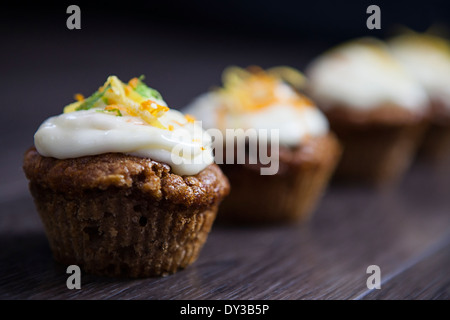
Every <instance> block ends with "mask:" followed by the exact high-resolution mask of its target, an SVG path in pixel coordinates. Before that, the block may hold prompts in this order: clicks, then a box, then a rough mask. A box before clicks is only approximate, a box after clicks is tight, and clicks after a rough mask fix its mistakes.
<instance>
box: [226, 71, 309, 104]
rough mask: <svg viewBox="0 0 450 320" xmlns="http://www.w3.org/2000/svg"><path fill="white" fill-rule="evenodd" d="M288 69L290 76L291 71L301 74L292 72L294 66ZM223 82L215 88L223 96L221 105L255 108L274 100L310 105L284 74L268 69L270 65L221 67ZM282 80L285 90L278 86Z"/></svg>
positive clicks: (292, 73) (299, 75) (291, 75)
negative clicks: (222, 69)
mask: <svg viewBox="0 0 450 320" xmlns="http://www.w3.org/2000/svg"><path fill="white" fill-rule="evenodd" d="M280 70H284V69H283V68H280ZM286 70H288V69H286ZM286 70H285V71H286ZM289 72H290V73H289V75H290V78H294V77H293V76H294V75H297V77H298V78H301V77H302V75H301V74H300V73H298V74H296V72H297V71H295V70H294V69H289ZM278 73H280V72H278ZM285 73H287V72H285ZM296 80H298V79H296ZM223 82H224V86H223V88H221V89H219V94H221V95H222V97H223V98H224V101H225V106H226V107H227V108H229V109H231V111H235V112H248V111H258V110H260V109H262V108H265V107H268V106H270V105H273V104H276V103H288V104H290V105H295V106H297V107H305V106H312V105H314V104H313V103H312V101H311V100H309V99H308V98H306V97H305V96H303V95H302V94H300V93H299V92H297V91H295V89H294V88H293V87H292V86H290V84H289V83H288V82H287V81H285V80H284V77H282V76H281V75H277V73H276V72H270V69H269V70H268V71H265V70H263V69H262V68H260V67H258V66H250V67H248V68H247V69H241V68H237V67H231V68H229V69H226V70H225V72H224V75H223ZM283 84H284V85H285V86H287V87H286V91H287V92H286V93H284V88H283V87H282V86H281V85H283ZM289 90H290V91H292V93H290V92H289Z"/></svg>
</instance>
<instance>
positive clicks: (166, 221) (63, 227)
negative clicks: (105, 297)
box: [30, 183, 217, 277]
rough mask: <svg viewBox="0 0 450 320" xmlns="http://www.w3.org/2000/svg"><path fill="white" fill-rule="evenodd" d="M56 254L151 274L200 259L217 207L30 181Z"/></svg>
mask: <svg viewBox="0 0 450 320" xmlns="http://www.w3.org/2000/svg"><path fill="white" fill-rule="evenodd" d="M30 190H31V192H32V195H33V197H34V200H35V203H36V207H37V209H38V212H39V214H40V216H41V219H42V221H43V223H44V226H45V230H46V234H47V237H48V241H49V244H50V247H51V250H52V252H53V255H54V257H55V259H56V260H57V261H59V262H61V263H63V264H76V265H79V266H80V267H81V268H82V270H84V271H85V272H87V273H92V274H97V275H102V276H120V277H149V276H162V275H167V274H171V273H174V272H176V271H177V270H178V269H180V268H185V267H186V266H188V265H189V264H191V263H192V262H194V261H195V260H196V259H197V257H198V255H199V253H200V250H201V248H202V247H203V244H204V243H205V241H206V239H207V236H208V233H209V231H210V229H211V226H212V224H213V222H214V219H215V217H216V212H217V204H214V205H212V206H211V207H210V208H206V209H205V208H203V209H192V208H185V207H183V206H177V205H171V204H169V203H164V202H155V201H151V200H148V199H146V198H145V197H144V196H142V195H141V194H139V193H136V194H134V193H133V191H130V190H128V191H120V190H104V191H101V190H99V191H89V192H84V193H83V194H82V195H80V194H78V195H73V196H72V195H67V194H60V193H55V192H52V191H49V190H47V189H44V188H42V187H40V186H38V185H36V184H33V183H31V184H30Z"/></svg>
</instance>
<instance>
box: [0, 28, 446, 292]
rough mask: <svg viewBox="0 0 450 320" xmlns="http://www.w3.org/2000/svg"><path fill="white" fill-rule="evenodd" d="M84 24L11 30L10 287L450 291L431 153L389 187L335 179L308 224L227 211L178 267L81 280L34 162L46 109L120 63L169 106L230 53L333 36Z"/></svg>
mask: <svg viewBox="0 0 450 320" xmlns="http://www.w3.org/2000/svg"><path fill="white" fill-rule="evenodd" d="M63 22H64V21H63ZM83 26H84V27H83V30H81V31H80V33H70V32H68V31H67V30H64V28H65V25H64V23H63V26H58V27H57V28H56V27H55V26H51V27H52V28H49V29H44V30H42V29H39V28H38V30H35V29H33V28H29V29H24V28H22V29H21V28H20V27H18V28H17V29H14V30H15V31H14V32H6V31H5V30H6V29H5V28H2V29H1V30H0V35H1V36H2V40H3V41H4V43H8V44H9V46H10V47H11V48H12V49H11V50H2V52H1V53H0V55H1V59H0V63H1V64H2V65H1V70H2V76H3V77H5V78H4V79H3V82H2V86H0V96H1V97H2V99H1V104H0V107H1V111H2V117H0V142H1V146H2V151H3V152H2V155H1V156H0V177H1V179H0V299H449V298H450V196H449V190H450V175H449V174H448V173H447V174H443V173H442V172H437V171H436V170H435V169H434V168H433V167H431V166H429V165H426V164H422V163H416V164H415V165H414V166H413V168H412V169H411V170H410V171H409V172H408V174H407V175H406V177H405V179H404V180H402V182H401V183H400V185H398V186H397V187H396V188H393V189H391V190H388V191H385V192H378V191H376V190H372V189H369V188H364V187H361V186H353V187H351V186H342V185H338V184H332V185H331V186H330V187H329V189H328V191H327V193H326V194H325V195H324V197H323V199H322V201H321V203H320V205H319V207H318V208H317V210H316V212H315V214H314V216H313V218H312V220H311V221H310V223H308V224H304V225H289V226H270V227H254V228H250V227H245V228H244V227H227V226H221V225H219V224H214V225H213V228H212V231H211V233H210V235H209V238H208V240H207V242H206V244H205V246H204V248H203V250H202V252H201V254H200V257H199V259H198V260H197V261H196V262H195V263H194V264H192V265H191V266H189V267H188V268H186V269H185V270H182V271H180V272H178V273H176V274H174V275H171V276H168V277H164V278H149V279H139V280H125V279H108V278H102V277H95V276H91V275H87V274H82V278H81V289H80V290H69V289H67V287H66V279H67V277H68V275H67V274H66V269H65V267H64V266H61V265H59V264H57V263H55V262H54V261H53V259H52V255H51V252H50V249H49V246H48V244H47V240H46V237H45V234H44V230H43V226H42V223H41V221H40V219H39V217H38V214H37V212H36V210H35V207H34V205H33V201H32V199H31V196H30V194H29V192H28V189H27V182H26V180H25V178H24V176H23V173H22V170H21V166H22V156H23V153H24V151H25V150H26V149H27V148H28V147H29V146H30V145H31V144H32V141H33V140H32V137H33V133H34V132H35V130H36V129H37V126H38V125H39V124H40V123H41V122H42V121H43V120H44V119H45V118H47V117H49V116H50V115H53V114H57V113H60V112H61V110H62V107H63V106H64V105H65V104H67V103H68V102H70V100H71V97H72V95H73V94H74V93H77V92H82V93H85V94H89V93H90V92H92V90H93V89H95V88H96V87H98V86H99V85H100V83H101V81H104V80H105V79H106V76H107V75H109V74H117V75H119V76H120V77H121V78H124V79H125V80H126V79H129V78H131V77H132V76H135V75H139V74H142V73H144V74H146V75H147V78H148V79H149V83H150V84H152V85H153V86H154V87H156V88H157V89H159V90H160V91H161V92H162V94H163V96H164V97H165V98H166V100H167V101H168V103H169V105H171V106H175V107H180V106H183V105H184V104H186V103H187V102H189V101H190V100H191V99H192V98H193V97H195V96H196V95H197V94H199V93H201V92H203V91H204V90H207V89H208V88H209V87H210V86H211V85H214V84H218V82H219V80H220V72H221V71H222V69H223V68H224V67H225V66H227V65H230V64H238V65H242V66H245V65H249V64H258V65H262V66H272V65H280V64H282V65H291V66H294V67H298V68H303V67H304V66H305V64H306V63H307V62H308V61H309V60H310V59H311V58H313V57H314V55H315V54H317V53H318V52H320V51H321V50H322V49H323V48H324V47H326V46H325V45H322V46H317V44H314V45H313V44H305V43H293V42H291V43H285V42H277V41H275V42H270V43H269V42H267V41H266V40H261V39H259V40H258V38H255V39H253V38H252V39H250V38H236V39H235V38H226V37H225V38H220V39H218V38H214V37H210V35H211V34H204V35H198V34H197V35H196V36H195V37H192V36H191V37H185V34H184V33H183V32H182V31H180V30H176V32H175V31H173V30H172V31H171V30H170V29H164V28H162V27H157V28H154V29H153V30H152V31H153V33H152V34H151V38H152V39H151V40H152V41H149V42H146V41H142V39H144V34H143V33H138V32H136V33H132V34H131V35H127V36H126V37H125V36H123V35H122V34H121V33H120V31H118V28H116V29H114V26H111V29H108V32H106V31H104V32H103V33H102V32H100V31H99V30H100V29H98V30H96V32H92V33H88V34H87V35H86V33H83V32H86V31H87V32H89V28H90V27H91V26H92V25H90V24H88V23H86V24H84V25H83ZM53 27H55V28H53ZM119 27H122V26H119ZM58 28H60V29H58ZM8 30H11V29H8ZM55 30H56V31H55ZM101 30H103V29H101ZM97 31H98V32H97ZM43 35H45V36H43ZM117 35H119V36H117ZM147 39H148V38H147ZM112 43H114V46H111V44H112ZM154 43H157V44H158V46H157V48H156V49H157V50H155V47H154V46H153V44H154ZM93 44H95V45H93ZM269 44H270V45H269ZM105 48H108V50H105ZM130 48H132V50H131V49H130ZM270 49H271V50H270ZM6 79H7V80H6ZM25 85H26V86H25ZM24 86H25V87H24ZM24 88H26V90H25V89H24ZM369 265H378V266H379V267H380V269H381V281H382V283H381V289H380V290H377V289H373V290H369V289H368V288H367V286H366V280H367V278H368V276H369V275H368V274H367V273H366V269H367V267H368V266H369Z"/></svg>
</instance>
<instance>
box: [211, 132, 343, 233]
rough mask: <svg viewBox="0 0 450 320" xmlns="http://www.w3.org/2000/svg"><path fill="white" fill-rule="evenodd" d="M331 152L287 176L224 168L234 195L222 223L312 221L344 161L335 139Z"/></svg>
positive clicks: (222, 211) (233, 166)
mask: <svg viewBox="0 0 450 320" xmlns="http://www.w3.org/2000/svg"><path fill="white" fill-rule="evenodd" d="M326 139H327V141H326V145H327V150H326V152H322V151H321V156H320V157H319V159H317V157H316V160H315V161H313V162H307V163H298V164H294V165H292V164H291V165H289V166H288V167H289V169H288V170H287V171H285V172H281V173H277V174H275V175H260V172H259V171H258V170H254V169H249V168H248V167H247V166H245V165H240V164H231V165H222V166H221V169H222V171H223V172H224V173H225V175H226V176H227V177H228V179H229V181H230V184H231V192H230V194H229V195H228V197H227V198H226V199H225V200H224V201H223V202H222V204H221V206H220V209H219V213H218V220H219V221H221V222H226V223H244V224H268V223H275V224H276V223H292V222H302V221H305V220H308V219H309V218H310V217H311V215H312V213H313V212H314V209H315V207H316V205H317V203H318V201H319V200H320V198H321V196H322V194H323V192H324V191H325V189H326V187H327V185H328V182H329V180H330V176H331V175H332V174H333V172H334V169H335V167H336V165H337V163H338V161H339V159H340V154H341V148H340V145H339V143H338V142H337V140H336V139H335V138H334V136H329V137H327V138H326Z"/></svg>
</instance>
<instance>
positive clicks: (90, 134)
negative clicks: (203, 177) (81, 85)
mask: <svg viewBox="0 0 450 320" xmlns="http://www.w3.org/2000/svg"><path fill="white" fill-rule="evenodd" d="M115 107H118V108H121V107H120V106H116V105H115ZM167 109H168V108H167ZM114 110H116V109H114ZM117 110H119V109H117ZM118 112H120V111H118ZM157 120H158V126H155V125H151V124H149V123H148V122H146V121H144V119H143V118H141V117H138V116H131V115H129V114H127V113H126V110H122V112H120V116H119V115H118V114H116V113H113V112H105V109H103V108H99V107H94V108H90V109H89V110H79V111H74V112H69V113H64V114H61V115H58V116H54V117H51V118H49V119H47V120H46V121H44V123H42V125H41V126H40V127H39V129H38V130H37V132H36V133H35V135H34V143H35V147H36V149H37V151H38V152H39V154H41V155H42V156H45V157H54V158H57V159H68V158H78V157H82V156H92V155H99V154H104V153H109V152H118V153H124V154H129V155H134V156H139V157H146V158H150V159H152V160H155V161H158V162H163V163H166V164H168V165H169V166H171V168H172V171H173V172H174V173H175V174H178V175H195V174H197V173H199V172H200V171H202V170H203V169H205V168H206V167H207V166H208V165H210V164H211V163H213V161H214V158H213V154H212V141H211V136H210V135H208V134H207V133H206V132H205V131H204V130H203V129H202V128H201V127H200V126H199V125H198V123H196V122H194V121H192V119H189V118H186V117H185V116H184V115H183V114H182V113H181V112H179V111H176V110H165V112H164V113H163V114H162V115H159V116H158V117H157Z"/></svg>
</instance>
